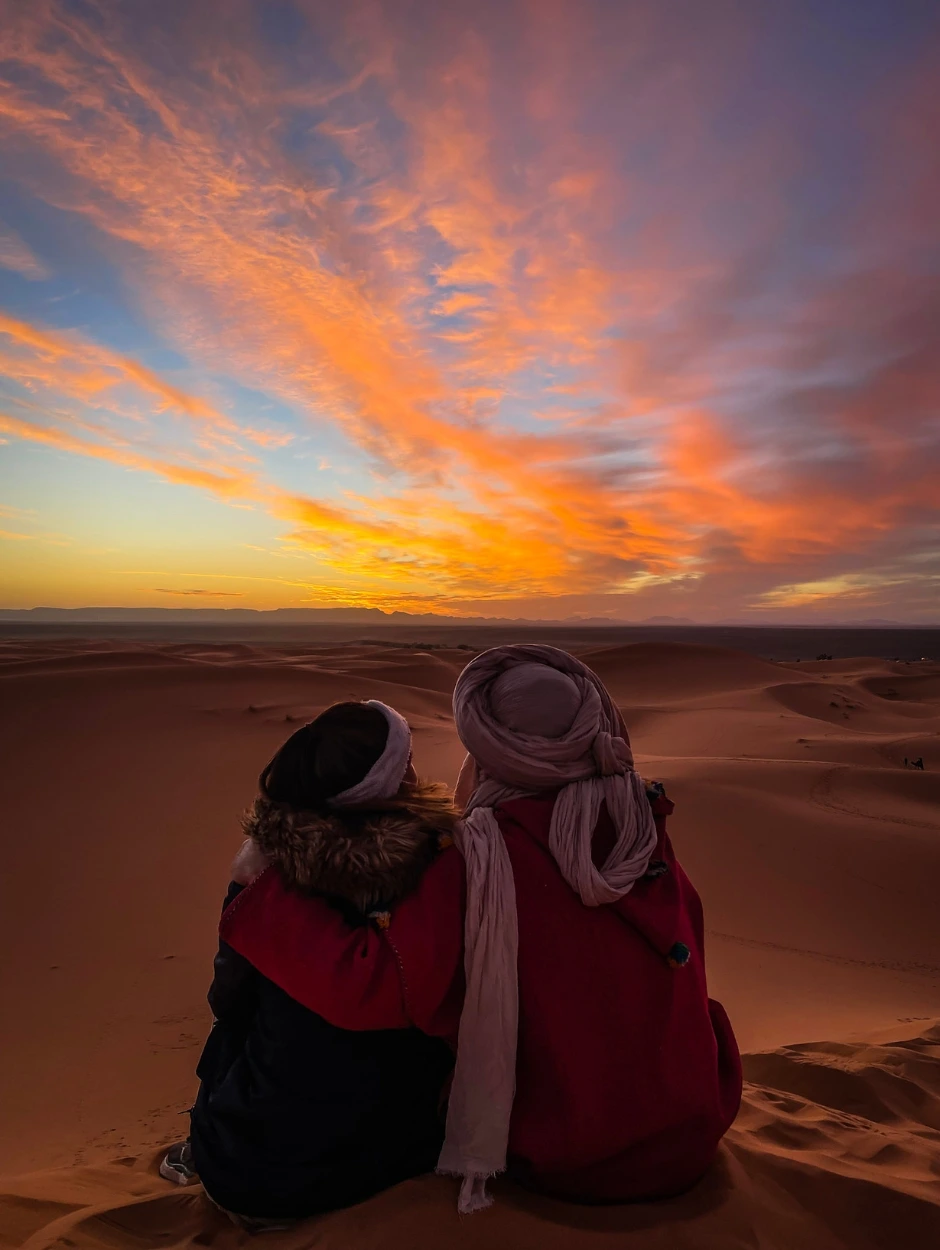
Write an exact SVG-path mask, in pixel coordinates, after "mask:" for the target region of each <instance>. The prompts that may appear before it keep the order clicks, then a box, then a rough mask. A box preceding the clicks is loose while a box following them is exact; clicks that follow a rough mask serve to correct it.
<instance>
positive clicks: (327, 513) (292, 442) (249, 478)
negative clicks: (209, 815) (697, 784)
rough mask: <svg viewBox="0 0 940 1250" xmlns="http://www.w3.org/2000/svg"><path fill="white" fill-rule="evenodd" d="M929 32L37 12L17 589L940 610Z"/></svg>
mask: <svg viewBox="0 0 940 1250" xmlns="http://www.w3.org/2000/svg"><path fill="white" fill-rule="evenodd" d="M769 7H770V6H768V8H769ZM784 7H785V8H786V12H784V11H783V8H784ZM929 9H930V6H919V5H910V6H905V5H896V4H891V3H889V2H888V0H884V3H872V4H867V5H864V6H859V5H855V4H850V3H848V2H838V3H837V2H836V0H830V3H827V4H824V5H818V4H810V3H805V4H804V3H797V4H794V5H790V6H780V11H778V12H776V13H771V12H769V11H768V12H764V13H760V14H758V13H757V12H756V10H755V9H752V8H750V7H748V6H743V5H739V4H736V3H733V2H729V3H723V2H722V3H716V4H714V5H710V6H703V5H700V4H693V3H691V0H689V2H686V0H678V2H677V3H676V4H674V5H660V4H656V3H654V2H653V0H642V2H637V3H609V2H604V0H595V2H587V0H585V2H581V0H579V2H578V3H574V2H573V0H572V2H566V0H530V2H528V3H521V2H520V3H509V2H507V3H505V4H495V3H494V4H488V3H475V4H473V5H469V4H455V5H446V6H442V5H435V4H431V3H426V2H424V0H422V2H420V3H417V4H415V5H409V6H405V5H398V4H393V3H381V2H380V0H375V2H368V0H362V2H357V3H354V4H350V5H348V6H345V13H344V14H343V15H340V14H339V13H338V11H337V10H338V6H336V5H328V4H325V3H322V2H320V0H311V2H309V3H304V2H303V0H296V2H295V3H289V2H287V0H284V2H283V3H281V2H280V0H279V2H277V3H267V4H254V3H251V2H250V0H226V2H225V3H224V4H223V3H206V4H204V5H199V6H192V5H184V4H182V3H175V2H174V3H166V4H164V5H161V6H159V11H158V9H157V7H156V6H155V7H154V8H152V9H150V8H149V7H148V8H147V9H144V8H143V7H142V6H133V5H125V4H121V3H116V2H115V0H97V2H95V0H41V2H40V0H37V2H36V3H33V4H31V5H29V6H25V5H21V4H17V3H16V2H15V0H0V169H2V173H0V442H2V445H0V475H2V480H0V559H2V561H3V568H4V576H3V583H4V589H3V592H2V596H0V606H2V607H32V606H36V605H39V604H41V605H44V606H86V605H95V604H98V605H104V604H112V603H113V604H124V605H127V606H133V607H144V606H152V607H158V606H174V605H177V606H187V605H190V606H191V605H192V604H193V603H194V602H196V601H198V602H202V603H205V604H207V605H213V604H214V605H217V606H220V607H222V606H244V607H277V606H285V607H289V606H331V605H337V606H374V607H382V608H385V609H395V608H400V609H403V610H410V611H424V610H436V611H443V612H448V613H458V614H460V613H464V614H478V613H482V614H486V615H520V616H521V615H532V616H543V617H544V616H559V617H561V616H567V615H574V614H577V613H581V614H585V615H606V614H612V615H614V616H620V617H628V618H641V617H646V616H653V615H659V614H668V615H674V616H688V617H693V618H695V619H699V620H703V621H707V620H711V619H719V618H726V617H738V618H747V619H753V620H755V621H758V622H759V621H762V620H768V621H770V620H787V619H793V620H806V621H812V620H813V619H819V618H822V617H838V618H840V619H845V620H851V619H853V618H854V619H863V618H867V617H875V616H879V617H881V616H886V617H891V618H894V619H899V620H903V621H909V622H911V623H918V622H926V621H934V620H937V619H938V617H940V608H938V603H940V599H938V587H940V547H938V542H937V537H938V525H937V523H938V507H940V473H938V468H940V455H938V450H940V286H938V278H937V273H938V262H940V156H938V145H937V143H936V135H937V134H938V133H940V13H938V12H934V13H931V12H930V11H929ZM193 10H195V11H193Z"/></svg>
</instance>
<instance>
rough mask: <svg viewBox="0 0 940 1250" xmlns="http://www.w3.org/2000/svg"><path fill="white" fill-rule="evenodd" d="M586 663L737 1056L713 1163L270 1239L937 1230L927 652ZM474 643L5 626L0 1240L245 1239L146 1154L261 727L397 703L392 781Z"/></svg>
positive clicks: (938, 1138)
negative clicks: (675, 866)
mask: <svg viewBox="0 0 940 1250" xmlns="http://www.w3.org/2000/svg"><path fill="white" fill-rule="evenodd" d="M584 655H585V658H586V659H587V660H588V661H589V662H590V663H591V664H592V665H593V666H594V667H595V668H596V669H597V670H598V671H599V672H600V673H601V674H602V676H603V677H604V679H605V680H606V681H607V682H608V683H609V685H610V687H611V689H612V691H613V693H614V695H615V697H616V698H617V699H618V701H619V702H620V703H621V704H622V706H623V708H624V711H625V714H626V717H627V721H628V724H629V725H630V727H631V731H632V735H633V739H634V746H635V749H636V752H637V758H638V764H639V766H640V768H641V770H642V771H643V772H644V774H645V775H647V776H649V777H654V776H655V777H658V778H660V779H662V780H663V781H664V782H665V783H666V785H667V788H668V790H669V792H670V794H671V795H672V797H674V798H675V800H676V803H677V810H676V815H675V817H674V820H673V825H672V831H673V836H674V839H675V842H676V845H677V848H678V850H679V853H680V855H681V856H682V858H683V860H684V861H685V863H686V865H687V867H688V869H689V871H690V872H691V873H692V875H693V876H694V878H695V880H696V881H697V883H698V885H699V888H700V890H701V892H702V894H703V896H704V900H705V905H706V915H707V920H708V925H709V943H710V952H709V959H710V977H711V984H712V989H713V992H714V993H715V995H716V996H717V997H719V998H721V999H722V1000H723V1001H724V1002H725V1004H726V1006H727V1007H728V1010H729V1012H730V1014H731V1016H732V1019H733V1020H734V1023H735V1026H736V1028H737V1030H738V1034H739V1038H740V1040H741V1042H742V1047H743V1048H744V1049H745V1050H747V1051H748V1052H750V1053H749V1055H748V1058H747V1060H746V1072H747V1077H748V1080H749V1085H748V1088H747V1092H746V1098H745V1105H744V1108H743V1110H742V1113H741V1116H740V1117H739V1119H738V1122H737V1124H736V1125H735V1127H734V1129H733V1130H732V1133H731V1134H730V1135H729V1138H728V1142H727V1146H726V1148H725V1152H724V1156H723V1161H722V1165H721V1167H719V1168H718V1169H716V1172H715V1174H714V1175H713V1176H711V1177H709V1178H708V1180H707V1181H706V1182H704V1183H703V1184H702V1185H701V1186H699V1187H698V1189H696V1190H695V1191H694V1192H693V1193H692V1194H689V1195H688V1196H687V1197H686V1198H684V1199H682V1200H680V1201H677V1202H672V1203H668V1204H657V1205H653V1206H641V1207H636V1208H633V1209H629V1210H616V1211H584V1210H579V1209H574V1208H570V1207H563V1206H559V1205H557V1204H552V1203H546V1202H541V1201H537V1200H535V1199H533V1198H530V1197H528V1196H526V1195H524V1194H522V1193H520V1192H518V1191H516V1190H514V1189H513V1188H512V1187H511V1186H508V1185H505V1186H503V1192H502V1200H501V1202H500V1203H499V1205H498V1207H497V1208H496V1209H495V1210H494V1211H493V1212H490V1213H487V1214H486V1215H484V1216H481V1217H478V1218H476V1219H474V1220H473V1221H465V1222H458V1221H457V1220H456V1217H455V1216H454V1213H453V1201H452V1199H453V1194H452V1191H451V1188H450V1186H449V1184H448V1182H446V1181H440V1180H435V1179H425V1180H420V1181H416V1182H413V1183H412V1184H410V1185H406V1186H403V1187H401V1188H399V1189H397V1190H395V1191H393V1192H392V1193H389V1194H386V1195H382V1196H381V1197H379V1198H377V1199H375V1200H374V1201H373V1202H372V1203H369V1204H367V1205H366V1206H365V1207H362V1208H359V1209H356V1210H355V1211H350V1212H343V1213H339V1214H336V1215H333V1216H329V1217H326V1218H324V1219H322V1220H319V1221H314V1222H312V1223H311V1224H310V1225H308V1226H305V1228H304V1229H302V1230H298V1231H297V1232H295V1233H291V1234H289V1235H283V1236H280V1235H278V1236H276V1237H272V1238H270V1242H269V1244H272V1245H275V1244H278V1245H284V1246H287V1247H298V1248H299V1247H300V1246H317V1247H334V1246H335V1247H343V1250H347V1248H350V1250H356V1248H357V1247H363V1248H366V1247H369V1248H371V1247H383V1248H385V1247H400V1248H402V1250H404V1248H405V1247H411V1246H432V1247H436V1246H441V1247H444V1246H448V1247H450V1246H454V1247H461V1246H468V1247H470V1246H484V1245H485V1246H487V1247H503V1246H505V1247H507V1248H508V1247H522V1248H525V1247H528V1246H532V1247H536V1246H538V1247H539V1248H540V1250H541V1248H542V1247H552V1246H556V1245H557V1246H559V1247H561V1246H566V1247H568V1246H573V1247H578V1246H581V1245H583V1246H585V1247H588V1246H598V1247H600V1246H608V1245H612V1244H622V1243H624V1241H625V1235H626V1234H628V1233H629V1234H631V1235H630V1237H629V1238H626V1240H628V1241H629V1244H630V1245H636V1246H638V1247H657V1248H662V1250H674V1248H676V1250H683V1248H684V1247H689V1248H690V1250H691V1247H693V1246H695V1247H716V1248H717V1247H719V1246H720V1247H738V1246H740V1247H745V1246H747V1247H751V1246H757V1245H759V1246H761V1247H780V1248H781V1250H784V1248H786V1250H790V1248H791V1247H807V1248H809V1250H829V1247H836V1246H839V1247H842V1246H858V1247H876V1246H877V1247H894V1246H904V1247H905V1248H907V1250H921V1248H923V1250H926V1248H927V1247H930V1246H934V1245H936V1244H940V1196H938V1194H940V1185H938V1181H940V1027H938V1026H937V1024H936V1021H937V1020H938V1019H940V940H938V939H940V913H938V908H937V905H936V897H937V893H938V886H940V665H938V664H935V663H934V664H931V663H926V662H925V663H910V664H907V663H906V664H897V663H893V662H891V661H884V660H879V659H872V658H865V659H860V660H857V661H832V662H828V661H827V662H823V661H819V662H812V663H802V664H796V663H792V664H774V663H771V662H769V661H766V660H761V659H759V658H757V657H755V656H752V655H749V654H743V653H737V652H730V651H725V650H721V649H718V648H713V647H703V646H697V645H677V644H674V645H664V644H659V643H646V644H642V645H638V646H632V647H605V648H594V649H592V650H591V651H590V652H585V653H584ZM467 658H468V652H467V651H466V650H462V649H457V648H450V649H446V648H438V647H435V648H434V649H433V650H431V651H427V650H423V649H422V648H421V647H417V646H410V647H409V646H394V647H389V646H379V645H364V644H356V645H349V646H335V645H330V646H322V647H317V646H297V647H286V646H283V645H277V646H275V645H271V646H268V645H265V644H258V645H253V644H247V643H225V644H223V645H220V646H218V647H215V646H213V645H211V644H210V643H206V642H199V643H191V644H181V643H171V644H166V645H164V644H159V643H150V642H140V643H130V644H128V643H122V644H112V643H108V642H106V641H101V640H97V641H96V640H89V641H82V642H76V641H68V642H60V641H55V640H44V641H42V642H37V643H29V642H24V641H20V640H16V641H9V642H4V643H0V692H2V705H3V709H4V716H3V718H2V721H0V758H2V760H3V784H4V807H5V813H4V814H5V820H4V828H5V830H6V836H5V839H4V858H5V872H4V873H3V874H2V884H0V941H2V943H3V949H4V952H5V953H8V954H9V953H10V952H12V953H13V957H12V958H7V959H5V961H4V964H3V968H2V972H0V978H2V981H0V995H2V997H0V1001H2V1002H3V1004H4V1009H5V1010H4V1012H3V1013H2V1023H0V1031H2V1047H3V1054H4V1057H5V1063H4V1065H3V1066H2V1068H0V1105H2V1107H3V1122H4V1128H5V1132H4V1134H3V1140H2V1144H0V1175H4V1176H6V1177H7V1178H8V1179H7V1180H5V1181H4V1182H2V1183H0V1246H10V1247H13V1246H20V1245H24V1244H25V1245H28V1246H30V1247H33V1248H38V1247H40V1246H42V1247H53V1246H72V1247H89V1248H90V1247H96V1248H97V1247H109V1248H114V1247H125V1246H127V1247H130V1246H135V1247H150V1246H154V1247H155V1246H190V1245H193V1246H194V1245H207V1244H211V1245H214V1246H220V1247H224V1246H227V1245H235V1244H239V1234H237V1233H236V1231H235V1230H234V1229H231V1228H228V1227H227V1226H225V1225H224V1224H222V1223H220V1222H219V1220H218V1218H217V1217H216V1215H215V1214H214V1213H212V1212H211V1211H210V1210H209V1209H208V1208H207V1206H206V1205H205V1203H204V1202H203V1201H202V1199H201V1197H200V1195H199V1193H198V1192H190V1191H186V1192H176V1191H168V1187H167V1186H166V1183H165V1182H163V1181H161V1180H160V1178H159V1177H158V1176H157V1175H156V1174H155V1170H154V1160H155V1159H156V1158H157V1155H158V1152H159V1149H160V1147H161V1146H162V1145H164V1144H165V1143H167V1142H169V1141H172V1140H174V1139H176V1138H177V1137H178V1136H179V1135H180V1133H181V1130H182V1129H183V1128H184V1126H185V1119H183V1118H181V1117H180V1115H179V1113H180V1111H181V1110H183V1109H185V1108H186V1107H188V1105H189V1103H190V1101H191V1098H192V1093H193V1076H192V1071H193V1066H194V1064H195V1060H196V1057H197V1056H198V1052H199V1048H200V1046H201V1044H202V1041H203V1038H204V1034H205V1032H206V1029H207V1027H208V1011H207V1008H206V1006H205V999H204V995H205V990H206V987H207V980H208V976H209V969H210V965H211V956H212V951H213V948H214V928H215V923H216V918H217V910H218V906H219V902H220V900H221V895H222V892H223V890H224V886H225V880H224V878H225V871H226V867H227V864H228V861H229V858H230V856H231V854H232V851H233V850H234V848H235V846H236V845H237V842H238V837H239V835H238V816H239V813H240V811H241V810H242V808H243V807H244V806H245V805H246V803H247V802H248V800H249V799H250V797H251V795H252V792H253V788H254V780H255V777H256V775H257V772H258V770H259V768H260V767H261V765H262V764H263V763H264V762H265V760H266V758H267V757H268V755H269V754H270V752H271V751H273V749H274V747H275V746H276V745H277V744H278V742H280V741H281V740H282V739H283V737H285V736H286V734H287V733H289V732H290V731H291V728H292V727H294V726H296V725H297V724H299V723H301V722H302V721H303V720H306V719H309V718H310V717H311V716H313V715H315V714H316V713H317V712H318V711H319V710H321V709H322V708H323V707H324V706H326V705H327V704H329V703H330V702H333V701H334V700H336V699H343V698H366V697H380V698H383V699H386V700H387V701H389V702H391V703H394V704H395V705H396V706H397V707H399V708H400V710H401V711H402V712H404V713H405V714H406V715H407V716H408V717H409V718H410V719H411V721H412V724H413V726H414V728H415V739H416V755H417V763H418V766H419V769H420V770H421V771H424V772H426V773H429V774H434V775H438V776H443V777H445V778H447V779H451V780H452V779H453V778H454V776H455V775H456V770H457V767H458V765H459V762H460V759H461V755H462V752H461V749H460V746H459V744H458V743H457V741H456V738H455V736H454V733H453V725H452V722H451V720H450V715H449V697H450V690H451V688H452V685H453V682H454V680H455V679H456V675H457V674H458V673H459V671H460V668H461V667H462V665H463V664H464V663H466V660H467ZM905 756H907V757H908V758H914V757H916V756H923V757H924V761H925V764H926V769H925V771H924V772H923V773H921V772H917V771H913V770H911V769H905V768H904V767H903V763H902V761H903V758H904V757H905ZM820 1038H825V1039H830V1040H828V1041H815V1042H811V1043H808V1042H807V1039H820Z"/></svg>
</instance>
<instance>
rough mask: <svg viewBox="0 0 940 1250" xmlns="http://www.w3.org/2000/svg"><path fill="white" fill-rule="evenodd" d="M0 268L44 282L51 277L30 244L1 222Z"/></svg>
mask: <svg viewBox="0 0 940 1250" xmlns="http://www.w3.org/2000/svg"><path fill="white" fill-rule="evenodd" d="M0 268H2V269H10V270H12V271H13V273H18V274H20V276H21V277H23V278H30V279H32V280H33V281H34V282H42V281H44V280H45V279H46V278H49V277H51V273H50V271H49V269H48V268H47V266H46V265H44V264H43V263H42V261H41V260H40V259H39V257H38V256H37V255H36V254H35V252H33V251H32V249H31V248H30V247H29V246H28V244H27V243H26V242H25V241H24V240H23V239H21V238H20V236H19V235H18V234H16V233H15V232H14V231H13V230H10V229H9V228H8V227H6V226H4V225H3V223H2V222H0Z"/></svg>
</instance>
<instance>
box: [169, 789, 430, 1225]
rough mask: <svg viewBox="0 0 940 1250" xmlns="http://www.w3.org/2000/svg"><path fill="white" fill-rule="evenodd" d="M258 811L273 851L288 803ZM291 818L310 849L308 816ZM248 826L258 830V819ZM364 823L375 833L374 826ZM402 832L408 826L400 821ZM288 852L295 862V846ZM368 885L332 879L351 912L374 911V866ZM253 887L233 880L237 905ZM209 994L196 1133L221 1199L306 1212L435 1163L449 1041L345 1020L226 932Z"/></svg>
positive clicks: (202, 1166) (292, 1213)
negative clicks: (295, 993)
mask: <svg viewBox="0 0 940 1250" xmlns="http://www.w3.org/2000/svg"><path fill="white" fill-rule="evenodd" d="M256 815H257V813H256ZM262 817H263V819H262ZM258 819H259V823H261V824H262V826H263V828H262V833H263V841H262V839H258V840H259V841H262V845H264V849H265V850H266V851H268V853H269V854H271V852H272V846H271V841H272V824H274V825H276V823H277V821H276V812H275V813H274V814H273V815H272V812H271V810H270V805H268V809H266V810H265V811H264V812H263V813H262V816H261V817H259V818H258ZM396 823H397V824H400V823H401V822H396ZM287 825H289V828H287V834H288V835H289V836H290V839H291V851H290V854H291V855H292V856H294V857H295V858H296V855H297V844H298V837H297V827H296V826H297V821H296V818H292V819H291V820H290V821H288V822H287ZM248 828H249V832H250V833H253V828H252V825H251V823H249V826H248ZM383 828H384V826H383ZM362 832H363V834H364V836H365V837H366V838H367V837H368V836H369V829H368V827H366V828H365V829H364V830H363V831H362ZM378 832H379V835H382V829H379V831H378ZM373 833H375V829H373ZM274 836H275V840H276V834H275V835H274ZM383 836H384V835H383ZM383 836H379V841H380V842H382V841H383ZM414 836H415V846H416V848H417V853H418V858H419V859H420V860H421V867H423V866H424V865H425V863H426V861H427V858H428V856H429V855H431V854H433V850H434V847H433V846H432V847H431V849H430V851H429V850H428V845H427V844H428V839H429V838H430V839H431V841H432V842H434V843H435V845H436V841H435V840H436V837H437V834H436V833H429V832H428V831H427V829H425V828H423V827H421V828H420V829H416V831H415V835H414ZM395 837H396V839H398V840H399V841H400V840H401V837H402V830H401V828H400V827H399V828H396V830H395ZM326 841H327V842H328V843H329V844H331V845H332V839H331V838H330V839H327V840H326ZM384 841H385V844H384V848H382V849H383V856H384V857H387V855H388V853H389V845H390V844H389V842H388V840H387V838H385V839H384ZM309 845H310V846H312V847H313V848H314V850H313V852H312V855H313V858H314V859H316V857H317V855H318V854H322V851H321V852H318V851H317V850H316V845H317V838H316V836H312V837H311V839H310V841H309ZM274 850H275V855H276V848H274ZM272 857H274V856H272ZM277 858H281V857H280V856H278V857H277ZM383 863H384V858H383ZM279 866H280V867H281V870H282V871H283V870H284V868H285V865H284V862H283V859H282V862H281V864H280V865H279ZM376 867H378V861H377V862H376ZM306 869H307V871H308V880H306V881H305V882H304V885H305V886H307V888H310V887H312V886H315V885H316V884H317V872H316V864H314V865H313V868H312V870H311V864H310V863H309V862H308V863H307V864H306ZM285 875H287V874H285ZM382 875H383V876H384V875H385V874H384V873H383V874H382ZM414 875H415V874H414V873H412V877H414ZM386 879H387V878H386ZM331 885H333V888H334V889H335V888H336V886H335V882H332V881H331ZM355 885H356V889H357V890H358V891H360V892H358V893H356V892H354V897H355V898H356V902H357V904H359V906H354V905H353V904H351V903H350V902H349V901H348V900H346V901H344V900H343V899H342V898H341V897H336V896H334V895H333V894H332V891H331V894H330V899H331V901H332V902H334V904H335V905H336V906H337V907H339V908H340V909H341V910H343V912H344V914H346V915H347V918H350V919H351V918H356V919H357V920H358V922H359V923H362V924H368V923H370V921H368V920H367V919H366V918H365V916H364V915H363V914H362V911H361V910H360V907H361V905H362V903H363V902H364V897H363V896H362V894H361V887H362V881H361V879H360V880H358V881H357V882H356V883H355ZM240 888H241V887H240V886H238V885H235V884H233V885H231V886H230V887H229V892H228V895H227V897H226V900H225V903H226V906H228V904H229V903H230V902H231V901H232V899H233V898H234V897H235V896H236V894H237V893H238V892H239V890H240ZM310 957H311V959H314V958H316V952H313V951H311V952H310ZM209 1005H210V1007H211V1008H212V1013H213V1015H214V1016H215V1024H214V1025H213V1028H212V1032H211V1033H210V1034H209V1038H208V1041H207V1042H206V1045H205V1049H204V1050H203V1053H202V1057H201V1059H200V1060H199V1066H198V1068H197V1070H196V1074H197V1076H198V1077H199V1080H200V1082H201V1085H200V1089H199V1094H198V1096H197V1098H196V1103H195V1106H194V1107H193V1109H192V1115H191V1133H190V1138H191V1141H192V1149H193V1161H194V1164H195V1166H196V1170H197V1171H198V1173H199V1176H200V1179H201V1180H202V1182H203V1184H204V1185H205V1188H206V1192H207V1193H208V1194H209V1195H210V1197H211V1198H212V1199H213V1200H214V1201H215V1202H217V1203H218V1204H219V1206H221V1207H224V1208H225V1209H226V1210H228V1211H233V1212H236V1213H238V1214H240V1215H248V1216H270V1217H298V1218H299V1217H303V1216H308V1215H314V1214H317V1213H319V1212H323V1211H330V1210H335V1209H337V1208H339V1207H344V1206H350V1205H352V1204H353V1203H356V1202H360V1201H363V1200H364V1199H366V1198H368V1197H371V1196H372V1195H373V1194H375V1193H378V1192H379V1191H380V1190H382V1189H386V1188H388V1187H389V1186H391V1185H395V1184H397V1183H398V1182H399V1181H402V1180H406V1179H407V1178H409V1177H412V1176H418V1175H421V1174H422V1173H425V1172H429V1171H432V1170H433V1169H434V1167H435V1166H436V1164H437V1159H438V1155H439V1153H440V1149H441V1144H442V1141H443V1136H444V1109H443V1100H442V1091H443V1090H444V1086H445V1082H446V1081H447V1078H448V1076H449V1075H450V1072H451V1069H452V1067H453V1057H452V1055H451V1052H450V1049H449V1048H448V1046H447V1045H446V1044H445V1043H444V1042H442V1041H440V1040H438V1039H436V1038H431V1037H428V1036H426V1035H425V1034H423V1033H421V1032H419V1031H418V1030H417V1029H391V1030H383V1031H381V1032H355V1033H354V1032H347V1031H346V1030H344V1029H338V1028H336V1027H335V1026H333V1025H331V1024H328V1023H327V1021H325V1020H324V1019H323V1018H322V1017H320V1016H318V1015H316V1014H315V1013H314V1012H312V1011H309V1010H308V1009H307V1008H306V1007H302V1006H301V1005H300V1004H299V1003H297V1002H295V1001H294V1000H293V999H292V998H290V997H288V995H287V994H285V993H284V991H283V990H281V989H279V988H278V987H277V986H276V985H274V983H273V982H271V981H269V980H267V978H266V977H263V976H262V975H261V974H260V973H259V972H258V971H257V970H256V969H255V968H253V967H252V965H251V964H249V963H248V961H247V960H245V959H244V958H243V957H242V956H240V955H238V954H237V953H236V952H235V951H234V950H232V948H231V947H229V946H227V945H226V944H225V943H224V942H221V943H220V944H219V953H218V955H217V956H216V959H215V977H214V979H213V982H212V987H211V989H210V991H209Z"/></svg>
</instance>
